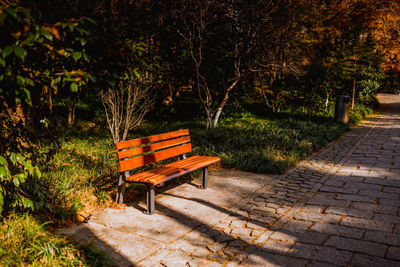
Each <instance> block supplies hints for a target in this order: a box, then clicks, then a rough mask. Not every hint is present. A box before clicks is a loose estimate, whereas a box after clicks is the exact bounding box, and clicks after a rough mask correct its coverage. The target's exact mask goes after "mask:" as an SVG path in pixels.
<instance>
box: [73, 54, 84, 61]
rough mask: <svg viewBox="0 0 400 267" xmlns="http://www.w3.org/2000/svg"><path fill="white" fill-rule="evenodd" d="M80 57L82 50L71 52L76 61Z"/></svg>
mask: <svg viewBox="0 0 400 267" xmlns="http://www.w3.org/2000/svg"><path fill="white" fill-rule="evenodd" d="M81 57H82V52H74V53H72V58H73V59H74V60H75V62H76V61H78V60H79V59H80V58H81Z"/></svg>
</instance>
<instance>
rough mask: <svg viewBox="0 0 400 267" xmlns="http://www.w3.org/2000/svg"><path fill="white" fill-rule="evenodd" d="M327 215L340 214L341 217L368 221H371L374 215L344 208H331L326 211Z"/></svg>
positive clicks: (364, 211) (365, 211)
mask: <svg viewBox="0 0 400 267" xmlns="http://www.w3.org/2000/svg"><path fill="white" fill-rule="evenodd" d="M325 213H327V214H339V215H345V216H352V217H359V218H366V219H370V218H372V216H373V213H372V212H370V211H367V210H359V209H352V208H343V207H329V208H327V209H326V210H325Z"/></svg>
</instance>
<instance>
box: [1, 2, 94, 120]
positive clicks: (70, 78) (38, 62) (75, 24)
mask: <svg viewBox="0 0 400 267" xmlns="http://www.w3.org/2000/svg"><path fill="white" fill-rule="evenodd" d="M0 16H1V19H0V26H1V35H2V36H3V37H4V38H2V39H1V41H0V52H1V53H0V71H1V73H2V74H1V76H0V91H1V93H2V94H1V95H2V96H1V98H0V99H1V102H2V103H1V104H2V105H4V104H6V105H7V106H6V107H8V108H11V109H13V108H15V107H16V106H17V105H19V104H21V105H22V106H23V107H24V108H25V116H28V117H29V116H33V118H36V119H37V120H40V119H43V117H44V116H45V115H46V113H44V112H45V111H46V109H45V108H44V106H46V105H47V107H48V112H51V110H52V95H54V94H58V93H59V91H60V90H63V91H64V93H65V94H67V95H71V94H72V95H74V94H77V93H78V92H79V91H80V90H81V88H83V87H84V86H85V85H86V84H87V83H88V81H90V79H92V80H93V79H94V78H93V77H92V76H91V75H90V74H89V73H88V71H87V70H86V68H85V67H84V62H89V61H90V58H89V55H88V54H87V52H86V48H85V46H86V44H87V43H88V41H89V40H88V38H87V36H88V30H87V28H88V23H89V24H90V23H92V22H91V20H90V19H86V18H81V19H69V20H66V21H58V22H55V23H52V24H43V23H41V22H40V20H39V19H38V18H37V17H39V16H40V14H31V12H30V10H29V9H27V8H24V7H22V6H15V5H1V6H0ZM3 101H4V102H3ZM31 109H34V111H35V112H31V113H29V111H30V110H31ZM48 112H47V113H48Z"/></svg>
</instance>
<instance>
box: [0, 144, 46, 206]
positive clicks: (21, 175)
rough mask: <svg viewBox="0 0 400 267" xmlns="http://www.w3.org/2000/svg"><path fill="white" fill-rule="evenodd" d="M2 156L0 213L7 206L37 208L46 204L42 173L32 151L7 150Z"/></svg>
mask: <svg viewBox="0 0 400 267" xmlns="http://www.w3.org/2000/svg"><path fill="white" fill-rule="evenodd" d="M6 155H7V156H8V157H7V158H8V160H7V158H5V157H3V156H0V213H1V211H2V210H3V209H4V208H5V209H7V210H9V209H10V208H18V207H19V208H24V209H31V210H34V209H37V208H39V207H43V206H44V199H45V197H46V195H45V193H44V191H43V190H44V188H43V186H42V185H43V183H42V182H41V181H40V180H38V179H40V178H41V177H42V173H41V172H40V169H39V168H38V166H35V164H34V163H33V161H32V155H31V154H30V153H14V152H9V151H7V152H6Z"/></svg>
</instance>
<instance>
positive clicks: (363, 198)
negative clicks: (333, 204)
mask: <svg viewBox="0 0 400 267" xmlns="http://www.w3.org/2000/svg"><path fill="white" fill-rule="evenodd" d="M335 199H337V200H350V201H358V202H365V203H377V198H376V197H374V196H358V195H352V194H337V195H336V196H335Z"/></svg>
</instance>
